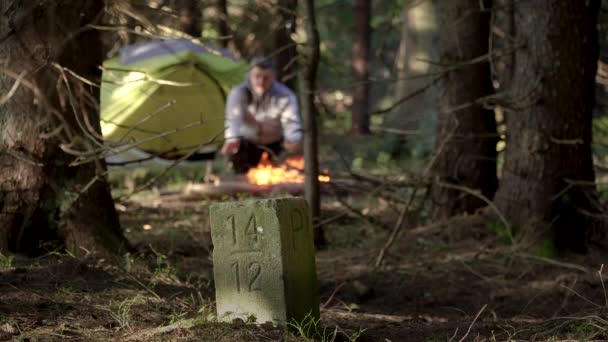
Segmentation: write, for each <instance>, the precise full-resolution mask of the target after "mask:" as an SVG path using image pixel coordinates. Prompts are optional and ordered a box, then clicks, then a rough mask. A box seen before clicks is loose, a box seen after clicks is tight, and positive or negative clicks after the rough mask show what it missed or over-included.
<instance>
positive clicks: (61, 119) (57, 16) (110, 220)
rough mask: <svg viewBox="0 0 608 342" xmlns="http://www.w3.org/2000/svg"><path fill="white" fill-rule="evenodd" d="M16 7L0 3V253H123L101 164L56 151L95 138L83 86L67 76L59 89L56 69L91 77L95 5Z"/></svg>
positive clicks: (60, 1)
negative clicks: (76, 163) (91, 26)
mask: <svg viewBox="0 0 608 342" xmlns="http://www.w3.org/2000/svg"><path fill="white" fill-rule="evenodd" d="M21 4H22V5H21V6H12V5H13V3H11V2H10V1H9V3H7V1H1V2H0V12H2V13H4V15H5V16H6V17H5V18H4V19H6V20H2V22H1V24H0V37H6V39H5V40H4V41H3V42H2V43H1V44H0V59H1V60H2V61H4V63H3V64H2V66H1V67H0V94H2V95H3V96H4V95H5V94H10V95H11V96H10V98H8V99H7V100H6V102H5V103H3V104H2V105H0V124H1V127H2V130H1V132H0V251H11V252H23V253H40V252H44V251H45V249H46V248H55V247H56V245H57V244H60V245H63V246H65V248H66V249H68V250H70V251H71V252H72V253H75V254H84V253H86V252H87V251H98V252H118V251H119V250H124V248H126V247H127V242H126V240H125V238H124V237H123V235H122V232H121V230H120V226H119V222H118V215H117V213H116V210H115V209H114V203H113V201H112V198H111V195H110V189H109V186H108V184H107V182H106V180H105V176H104V171H105V164H104V162H103V160H99V159H98V160H94V161H92V162H90V163H87V164H83V165H80V166H70V163H71V162H72V161H73V160H74V159H75V157H74V156H73V155H68V154H66V153H64V152H63V151H62V148H63V149H72V150H86V149H90V148H93V147H97V146H95V144H98V143H99V141H98V140H97V141H93V140H94V139H92V138H91V136H94V135H99V114H98V113H97V112H96V110H95V109H94V108H95V106H94V105H93V104H91V103H90V102H87V101H89V100H88V99H90V98H91V97H90V96H89V97H87V96H86V92H88V91H89V88H90V87H89V86H85V85H83V84H82V83H80V81H75V80H74V78H73V77H71V76H66V78H67V79H68V80H71V82H70V90H69V91H68V88H67V86H66V85H65V83H64V78H62V77H61V75H60V72H59V71H58V68H57V65H61V66H63V67H66V68H69V70H71V71H73V72H75V73H77V74H79V75H82V76H83V77H86V78H88V79H91V80H93V81H94V80H95V79H98V75H97V73H98V70H99V69H98V66H99V64H100V62H101V58H102V56H103V55H102V52H101V51H100V47H101V41H100V38H99V33H98V32H97V31H94V30H87V29H84V27H85V26H86V25H87V24H89V23H91V22H94V21H95V20H96V19H97V18H99V17H100V16H101V14H102V11H103V3H102V2H100V1H86V0H84V1H79V2H73V1H67V0H55V1H47V2H42V3H40V2H36V3H32V4H29V3H28V5H27V6H26V5H24V4H25V3H22V2H21ZM8 23H11V24H10V25H7V24H8ZM55 63H57V64H55ZM20 75H21V76H20ZM68 75H69V74H68ZM15 82H17V83H15ZM15 84H17V88H16V91H15V92H14V93H12V92H11V89H14V88H13V87H14V85H15ZM70 95H73V97H71V96H70ZM80 95H83V96H80ZM93 95H94V94H93ZM72 109H75V110H76V112H74V111H73V110H72ZM77 117H78V119H77ZM77 120H78V121H77ZM81 126H90V127H92V128H91V130H94V131H95V132H88V133H86V134H85V133H83V129H82V128H81Z"/></svg>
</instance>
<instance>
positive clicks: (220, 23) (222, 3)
mask: <svg viewBox="0 0 608 342" xmlns="http://www.w3.org/2000/svg"><path fill="white" fill-rule="evenodd" d="M215 8H216V13H217V17H216V23H217V34H218V35H219V44H220V46H222V47H224V48H227V47H228V46H229V45H230V41H231V39H230V27H229V26H228V1H227V0H216V5H215Z"/></svg>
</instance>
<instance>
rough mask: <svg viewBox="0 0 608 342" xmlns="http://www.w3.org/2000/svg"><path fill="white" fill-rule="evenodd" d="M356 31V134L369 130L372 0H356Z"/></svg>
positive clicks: (353, 58) (354, 114) (353, 128)
mask: <svg viewBox="0 0 608 342" xmlns="http://www.w3.org/2000/svg"><path fill="white" fill-rule="evenodd" d="M354 12H355V33H354V37H353V45H352V68H353V75H354V82H355V84H354V86H353V105H352V128H351V132H352V133H354V134H368V133H369V132H370V131H369V59H370V40H371V26H370V20H371V15H372V8H371V1H368V0H356V1H355V7H354Z"/></svg>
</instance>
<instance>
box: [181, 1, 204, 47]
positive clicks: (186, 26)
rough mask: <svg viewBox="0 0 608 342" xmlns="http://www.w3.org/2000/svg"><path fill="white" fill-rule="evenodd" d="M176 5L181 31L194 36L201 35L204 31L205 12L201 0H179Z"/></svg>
mask: <svg viewBox="0 0 608 342" xmlns="http://www.w3.org/2000/svg"><path fill="white" fill-rule="evenodd" d="M176 7H177V8H176V9H177V12H178V15H179V29H180V31H182V32H184V33H186V34H188V35H190V36H192V37H194V38H198V37H200V36H201V33H202V31H203V12H202V9H201V2H200V0H178V1H177V3H176Z"/></svg>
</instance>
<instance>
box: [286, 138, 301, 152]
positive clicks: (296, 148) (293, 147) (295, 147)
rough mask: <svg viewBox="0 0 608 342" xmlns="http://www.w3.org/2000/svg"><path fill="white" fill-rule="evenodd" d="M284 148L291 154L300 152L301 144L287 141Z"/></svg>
mask: <svg viewBox="0 0 608 342" xmlns="http://www.w3.org/2000/svg"><path fill="white" fill-rule="evenodd" d="M283 148H285V150H286V151H287V152H289V153H296V152H300V143H299V142H297V141H289V140H285V141H284V142H283Z"/></svg>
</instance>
